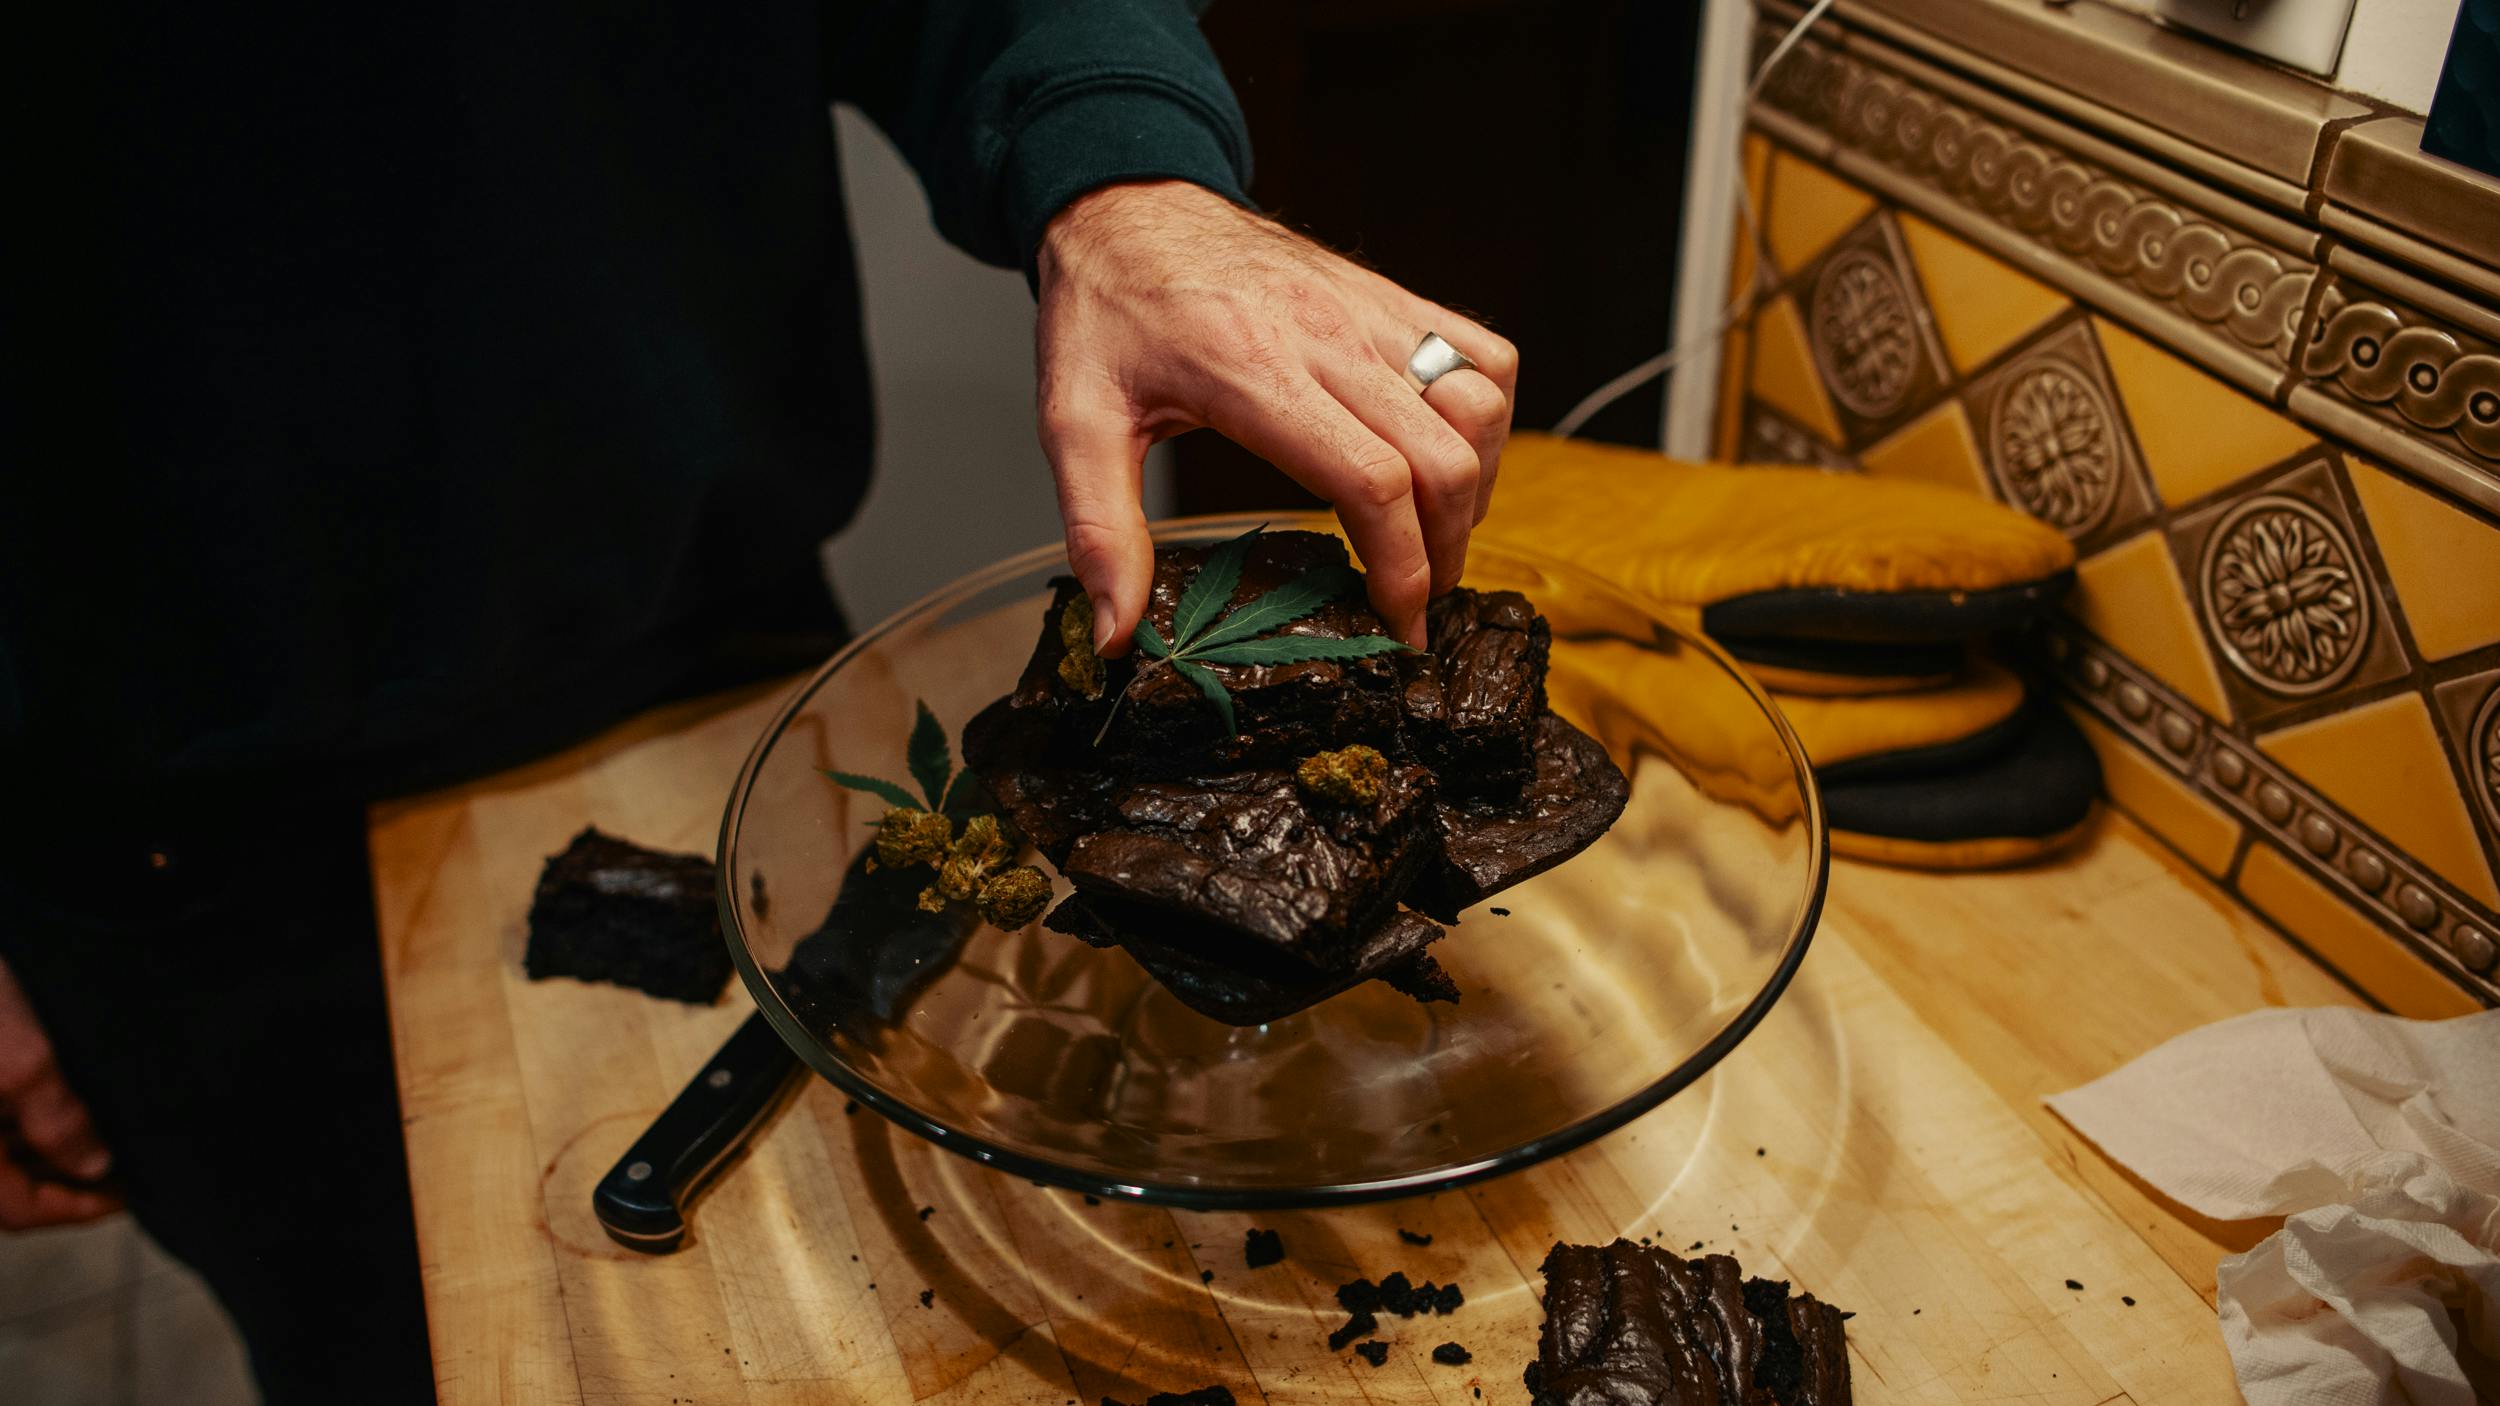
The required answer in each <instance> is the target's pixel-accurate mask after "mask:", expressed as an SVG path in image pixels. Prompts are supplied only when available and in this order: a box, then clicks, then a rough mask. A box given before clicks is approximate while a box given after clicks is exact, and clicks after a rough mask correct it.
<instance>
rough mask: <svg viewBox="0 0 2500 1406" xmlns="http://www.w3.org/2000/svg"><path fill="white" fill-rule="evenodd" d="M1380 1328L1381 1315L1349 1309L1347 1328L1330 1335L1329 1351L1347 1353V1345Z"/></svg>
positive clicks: (1359, 1309) (1365, 1310)
mask: <svg viewBox="0 0 2500 1406" xmlns="http://www.w3.org/2000/svg"><path fill="white" fill-rule="evenodd" d="M1379 1326H1380V1318H1379V1315H1377V1314H1375V1313H1373V1312H1372V1311H1371V1310H1370V1309H1368V1308H1357V1309H1348V1310H1347V1311H1346V1320H1345V1326H1344V1327H1342V1328H1339V1329H1338V1330H1337V1331H1335V1332H1333V1333H1330V1334H1329V1335H1328V1350H1329V1351H1330V1352H1343V1351H1345V1345H1346V1344H1347V1343H1350V1342H1352V1341H1354V1340H1355V1339H1356V1338H1360V1337H1364V1336H1367V1335H1369V1334H1370V1333H1371V1331H1372V1330H1373V1329H1375V1328H1377V1327H1379Z"/></svg>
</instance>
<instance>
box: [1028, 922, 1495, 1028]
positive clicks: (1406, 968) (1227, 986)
mask: <svg viewBox="0 0 2500 1406" xmlns="http://www.w3.org/2000/svg"><path fill="white" fill-rule="evenodd" d="M1043 926H1045V927H1048V928H1049V929H1050V930H1051V931H1053V932H1059V933H1065V934H1067V935H1069V936H1071V937H1074V938H1077V939H1079V940H1080V941H1084V942H1087V943H1091V944H1092V945H1094V946H1096V947H1119V948H1121V949H1122V950H1124V951H1126V952H1127V953H1128V954H1129V956H1130V957H1132V958H1134V959H1136V962H1137V964H1138V965H1139V966H1141V967H1143V968H1145V969H1146V974H1147V975H1148V976H1151V977H1153V978H1154V979H1155V980H1156V981H1157V982H1159V983H1161V984H1162V986H1163V987H1164V988H1165V989H1167V990H1169V991H1170V992H1171V993H1172V995H1173V996H1174V997H1175V998H1177V999H1178V1000H1179V1001H1180V1002H1181V1004H1183V1005H1185V1006H1187V1007H1189V1008H1190V1009H1191V1010H1193V1011H1196V1012H1198V1013H1199V1014H1200V1015H1203V1016H1206V1017H1207V1018H1209V1019H1210V1020H1220V1021H1223V1022H1224V1023H1225V1024H1227V1025H1265V1024H1267V1023H1268V1022H1270V1021H1275V1020H1282V1019H1284V1018H1285V1017H1286V1016H1289V1015H1291V1014H1293V1013H1294V1012H1295V1011H1299V1010H1304V1009H1307V1008H1308V1007H1311V1006H1315V1005H1318V1004H1319V1003H1320V1002H1322V1001H1325V1000H1327V999H1328V998H1329V997H1331V996H1334V995H1336V994H1337V993H1339V992H1341V991H1347V990H1351V989H1352V988H1354V987H1356V986H1360V985H1362V984H1363V983H1364V982H1366V981H1370V980H1373V979H1374V978H1378V979H1380V980H1382V981H1386V982H1388V983H1389V984H1390V985H1392V986H1394V987H1396V988H1397V989H1398V990H1400V991H1407V988H1408V985H1409V984H1412V982H1413V981H1414V979H1415V978H1413V977H1412V976H1410V975H1409V973H1410V972H1412V971H1413V970H1414V968H1415V964H1416V963H1419V962H1428V963H1431V970H1432V971H1433V972H1439V971H1440V970H1441V967H1440V964H1439V963H1438V962H1433V961H1432V958H1431V956H1430V954H1428V953H1426V952H1425V951H1424V948H1425V947H1427V946H1429V945H1431V944H1432V943H1435V942H1438V941H1440V940H1441V938H1442V937H1443V936H1444V935H1445V930H1444V929H1443V928H1442V927H1441V925H1440V924H1438V923H1435V922H1433V921H1431V920H1430V919H1428V918H1425V917H1423V916H1422V915H1420V914H1416V913H1410V912H1407V911H1405V910H1404V909H1397V910H1393V911H1392V912H1391V913H1390V914H1389V915H1388V916H1387V917H1386V918H1384V919H1382V920H1381V922H1380V923H1379V924H1377V925H1376V926H1375V927H1373V928H1372V930H1371V931H1370V932H1368V933H1366V934H1365V935H1364V938H1363V941H1362V943H1361V944H1360V945H1359V946H1358V947H1357V948H1356V949H1355V952H1354V955H1353V958H1352V960H1351V961H1350V962H1348V963H1347V964H1346V965H1345V966H1344V967H1342V968H1340V969H1337V970H1334V971H1322V970H1319V969H1318V968H1315V967H1312V966H1309V965H1308V964H1306V963H1303V962H1300V961H1297V960H1295V959H1293V958H1291V957H1287V956H1283V955H1281V954H1274V953H1255V952H1252V953H1244V952H1239V951H1237V950H1233V951H1228V952H1227V953H1226V955H1225V956H1223V957H1221V958H1217V957H1213V956H1210V955H1208V953H1207V950H1206V949H1205V948H1203V947H1201V946H1200V945H1199V944H1198V943H1197V942H1196V941H1195V940H1193V938H1192V935H1191V931H1190V928H1189V925H1188V923H1187V920H1185V919H1177V920H1176V919H1175V918H1174V917H1173V915H1171V914H1168V913H1159V912H1156V911H1154V910H1150V909H1137V908H1130V907H1124V906H1122V905H1121V904H1120V903H1119V902H1118V901H1117V900H1111V901H1108V902H1106V901H1103V900H1098V899H1091V898H1087V897H1086V896H1085V895H1083V894H1078V895H1076V896H1075V897H1072V898H1069V899H1067V900H1066V901H1064V902H1062V903H1061V904H1060V905H1059V906H1058V907H1057V908H1054V909H1052V910H1051V913H1050V916H1049V917H1048V918H1046V919H1044V920H1043ZM1239 946H1240V944H1239V943H1232V944H1230V947H1231V948H1233V949H1238V948H1239ZM1443 979H1444V980H1445V981H1446V980H1447V977H1446V976H1444V978H1443ZM1407 994H1409V995H1414V992H1412V991H1407ZM1416 999H1418V1000H1425V999H1449V1000H1456V999H1457V989H1456V987H1455V986H1454V985H1453V986H1452V988H1451V991H1450V994H1449V996H1448V997H1446V998H1442V997H1437V996H1436V997H1426V996H1417V997H1416Z"/></svg>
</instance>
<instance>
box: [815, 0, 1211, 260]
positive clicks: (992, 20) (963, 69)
mask: <svg viewBox="0 0 2500 1406" xmlns="http://www.w3.org/2000/svg"><path fill="white" fill-rule="evenodd" d="M825 3H826V5H827V10H826V15H827V23H826V42H827V45H828V54H827V66H828V69H829V72H830V76H831V86H832V96H833V97H834V98H836V99H840V100H844V101H848V102H853V103H856V104H858V105H859V106H860V108H861V109H862V110H864V111H865V112H866V113H867V114H868V116H869V117H870V118H871V119H873V120H874V121H875V122H876V123H877V125H878V126H879V127H882V128H883V129H884V130H885V132H886V134H887V135H888V136H890V137H892V138H893V139H894V143H895V145H896V146H899V147H901V148H902V151H903V155H904V157H905V158H906V159H907V160H909V161H910V162H911V164H912V168H913V169H914V170H916V171H918V172H919V173H920V183H921V186H922V187H923V188H924V189H925V190H926V191H927V192H928V195H929V205H930V208H931V209H932V210H933V211H934V212H935V213H936V216H937V226H938V229H939V231H940V232H941V233H943V234H944V235H945V236H946V237H947V238H948V239H949V240H951V241H953V242H954V243H955V244H956V245H957V246H958V247H960V248H962V249H963V250H964V251H965V252H967V253H969V254H971V255H973V256H974V257H975V258H978V259H981V260H983V261H985V262H988V263H993V264H999V265H1003V266H1005V267H1009V268H1023V269H1025V270H1027V271H1028V272H1029V271H1030V270H1031V267H1032V261H1033V257H1034V253H1035V250H1036V249H1037V247H1038V246H1039V244H1040V242H1041V237H1042V228H1043V226H1045V225H1047V224H1048V223H1049V222H1050V218H1051V216H1053V215H1056V214H1057V213H1059V211H1060V210H1061V209H1062V208H1063V207H1065V206H1066V205H1067V204H1068V202H1069V201H1071V200H1074V199H1076V198H1077V197H1078V196H1080V195H1083V194H1085V193H1086V192H1087V191H1090V190H1093V189H1095V188H1096V187H1098V186H1104V185H1109V184H1111V183H1112V182H1115V181H1125V180H1144V179H1156V178H1177V179H1180V180H1185V181H1194V182H1196V183H1197V184H1199V185H1202V186H1206V187H1208V188H1209V189H1211V190H1215V191H1217V192H1220V193H1222V194H1224V195H1226V196H1229V197H1231V198H1232V199H1234V200H1237V201H1240V200H1245V197H1244V195H1243V190H1244V188H1245V187H1246V186H1247V185H1248V184H1249V179H1250V141H1249V135H1248V133H1247V131H1246V130H1245V128H1244V127H1243V124H1242V119H1241V108H1240V106H1239V105H1238V104H1237V103H1235V102H1234V100H1233V93H1232V89H1231V88H1230V87H1229V86H1228V85H1227V84H1226V83H1225V81H1224V71H1223V69H1222V68H1220V67H1218V66H1217V64H1216V61H1215V55H1214V54H1213V53H1211V52H1209V51H1208V49H1207V45H1206V40H1205V38H1204V37H1203V36H1201V35H1200V34H1199V33H1198V24H1197V12H1198V11H1199V10H1201V9H1203V8H1204V4H1203V2H1201V3H1191V2H1190V0H864V2H863V3H849V4H845V3H843V0H825Z"/></svg>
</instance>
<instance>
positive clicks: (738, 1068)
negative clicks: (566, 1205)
mask: <svg viewBox="0 0 2500 1406" xmlns="http://www.w3.org/2000/svg"><path fill="white" fill-rule="evenodd" d="M798 1069H799V1057H798V1056H797V1055H795V1054H793V1053H791V1052H790V1047H789V1045H787V1044H786V1043H784V1042H783V1041H782V1038H781V1032H780V1031H777V1030H775V1029H773V1028H772V1026H771V1025H770V1024H769V1023H768V1022H766V1021H765V1019H764V1017H763V1014H762V1013H761V1012H758V1013H756V1014H754V1015H751V1016H748V1017H747V1018H746V1023H745V1024H743V1025H741V1026H739V1027H738V1033H737V1034H735V1035H732V1036H730V1037H729V1042H728V1043H727V1044H725V1045H722V1046H721V1047H720V1053H718V1054H716V1055H713V1056H712V1058H711V1060H710V1061H709V1062H708V1063H706V1064H705V1065H704V1066H703V1072H702V1073H700V1074H697V1075H695V1076H694V1081H693V1082H692V1083H689V1084H688V1085H686V1089H685V1092H683V1093H681V1094H679V1095H678V1096H677V1099H676V1101H675V1102H674V1103H671V1104H670V1105H669V1106H668V1109H667V1111H666V1112H664V1113H662V1114H661V1115H660V1116H659V1118H658V1119H657V1120H656V1121H654V1122H653V1123H652V1124H651V1126H650V1127H649V1128H648V1129H646V1130H645V1131H644V1132H643V1135H642V1136H641V1137H639V1138H636V1139H635V1140H634V1145H633V1146H632V1147H630V1148H628V1149H626V1152H625V1155H624V1156H623V1157H621V1158H619V1159H617V1163H616V1165H615V1166H614V1167H611V1168H609V1169H608V1174H607V1175H606V1176H604V1177H601V1178H600V1179H599V1185H598V1186H597V1187H595V1188H593V1189H592V1191H591V1193H590V1208H591V1211H592V1213H593V1214H595V1215H597V1216H598V1217H599V1224H600V1225H601V1226H602V1227H603V1228H605V1229H606V1231H607V1232H608V1238H609V1239H611V1240H614V1241H615V1242H616V1243H618V1244H620V1245H623V1246H625V1247H626V1248H627V1249H632V1250H641V1251H644V1252H646V1253H649V1254H655V1255H662V1254H667V1253H668V1252H669V1251H671V1250H674V1249H676V1248H677V1247H678V1246H679V1245H680V1244H683V1243H684V1242H685V1239H686V1206H687V1204H688V1203H689V1202H691V1201H692V1200H693V1199H694V1197H695V1196H696V1194H697V1193H699V1192H700V1191H702V1189H703V1188H704V1186H705V1185H707V1184H708V1183H710V1181H711V1180H712V1178H713V1177H715V1176H717V1175H718V1174H719V1173H720V1170H721V1168H723V1167H725V1166H727V1165H728V1163H729V1161H730V1160H731V1158H732V1156H733V1155H734V1154H735V1153H737V1152H738V1150H739V1149H741V1148H742V1147H744V1146H745V1144H746V1139H747V1134H748V1133H749V1132H750V1131H752V1130H753V1129H754V1127H755V1125H756V1124H757V1123H759V1122H761V1121H762V1120H763V1117H764V1114H765V1113H766V1112H767V1111H768V1110H769V1109H771V1107H772V1106H773V1102H774V1100H775V1098H776V1097H777V1096H778V1095H779V1094H780V1093H781V1091H782V1089H784V1088H785V1087H787V1086H788V1085H789V1083H790V1076H791V1075H793V1074H796V1073H797V1072H798Z"/></svg>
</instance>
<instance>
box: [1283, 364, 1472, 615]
mask: <svg viewBox="0 0 2500 1406" xmlns="http://www.w3.org/2000/svg"><path fill="white" fill-rule="evenodd" d="M1318 376H1319V382H1320V384H1321V385H1322V386H1323V387H1325V388H1326V389H1327V390H1328V392H1329V393H1330V394H1332V395H1334V396H1335V397H1336V398H1337V399H1338V401H1339V402H1340V403H1342V404H1343V405H1344V406H1345V407H1346V408H1347V409H1348V410H1351V411H1352V412H1354V417H1355V418H1356V419H1358V420H1361V421H1362V422H1363V424H1364V426H1365V427H1366V428H1368V429H1370V430H1371V432H1372V433H1374V434H1376V435H1378V436H1379V437H1380V438H1381V440H1382V441H1384V442H1385V443H1387V444H1388V445H1389V447H1390V448H1392V449H1395V450H1396V451H1397V452H1398V455H1399V457H1401V458H1403V459H1404V460H1405V461H1406V466H1407V471H1408V475H1409V477H1410V479H1411V480H1412V490H1411V491H1412V493H1413V495H1414V499H1415V514H1416V518H1417V522H1418V524H1419V526H1420V527H1421V528H1422V530H1423V536H1424V550H1425V553H1426V555H1427V556H1428V558H1429V559H1430V562H1431V567H1432V586H1431V593H1432V594H1433V595H1439V594H1441V593H1442V592H1443V591H1446V590H1448V589H1450V588H1451V587H1452V586H1455V585H1457V584H1458V579H1459V576H1460V575H1461V573H1463V572H1464V571H1465V570H1466V569H1467V532H1468V529H1470V528H1472V527H1474V526H1475V523H1476V498H1477V483H1478V481H1479V480H1481V479H1482V478H1483V476H1484V470H1483V465H1482V461H1481V460H1480V459H1479V457H1478V455H1477V452H1476V449H1475V446H1474V445H1472V444H1470V443H1469V442H1468V441H1467V439H1466V438H1465V437H1464V436H1462V435H1461V434H1460V433H1459V431H1458V430H1457V429H1456V428H1454V427H1453V426H1452V425H1451V424H1450V422H1449V421H1448V420H1447V419H1445V418H1443V417H1442V416H1441V414H1440V413H1438V412H1437V411H1436V410H1435V409H1434V408H1433V407H1432V406H1431V405H1430V404H1428V403H1426V400H1425V398H1424V397H1423V396H1420V395H1417V394H1416V393H1415V388H1414V386H1413V385H1412V384H1411V383H1410V382H1408V381H1407V380H1406V378H1405V377H1403V376H1401V375H1399V374H1398V373H1397V372H1396V371H1395V370H1393V369H1391V368H1390V367H1387V366H1384V365H1381V364H1380V363H1379V362H1377V361H1374V360H1372V359H1370V358H1368V357H1365V358H1362V359H1360V360H1357V359H1355V358H1351V357H1349V358H1345V359H1343V360H1337V361H1331V362H1323V363H1322V364H1321V366H1320V368H1319V372H1318ZM1444 379H1447V378H1446V377H1445V378H1444ZM1476 379H1477V380H1478V381H1479V382H1482V383H1483V387H1484V390H1485V393H1486V394H1488V395H1494V396H1498V394H1499V393H1498V392H1496V391H1494V389H1493V385H1492V383H1491V382H1489V381H1485V380H1484V378H1483V377H1480V376H1479V377H1477V378H1476Z"/></svg>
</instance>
